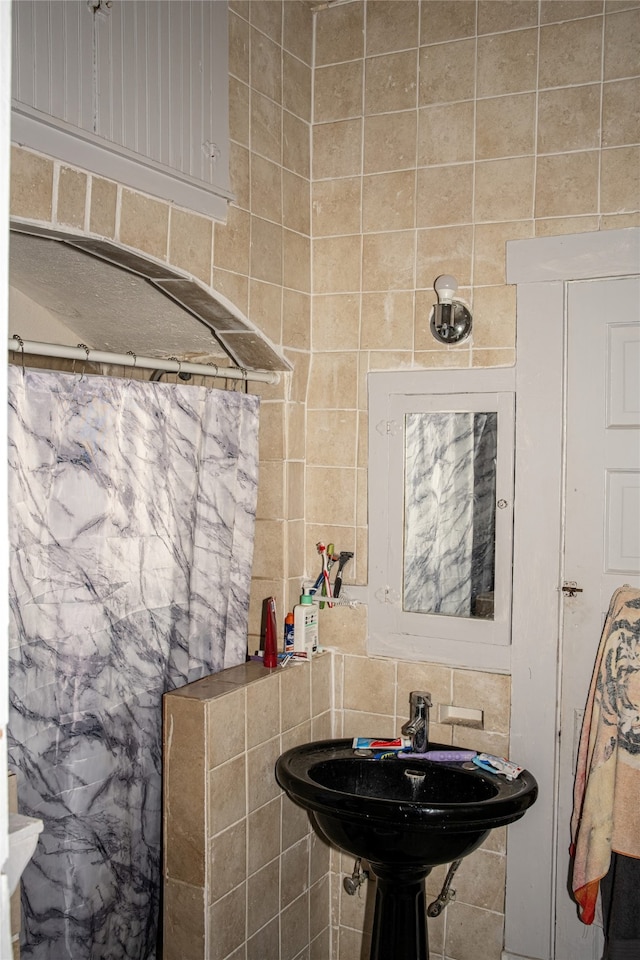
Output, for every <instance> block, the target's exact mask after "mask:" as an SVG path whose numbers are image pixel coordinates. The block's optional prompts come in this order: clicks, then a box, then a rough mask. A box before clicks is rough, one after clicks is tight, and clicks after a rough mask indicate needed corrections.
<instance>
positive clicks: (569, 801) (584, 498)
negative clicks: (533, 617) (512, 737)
mask: <svg viewBox="0 0 640 960" xmlns="http://www.w3.org/2000/svg"><path fill="white" fill-rule="evenodd" d="M567 291H568V300H567V393H566V397H567V401H566V402H567V407H566V499H565V524H566V526H565V548H564V564H563V579H564V582H565V583H567V582H569V583H570V582H575V584H576V585H577V587H578V591H579V592H578V591H577V592H576V594H575V596H574V597H571V596H569V595H568V594H566V593H565V595H564V600H563V629H562V644H561V645H562V651H561V711H560V724H561V737H560V747H559V769H558V785H559V787H558V789H559V796H558V849H557V865H558V872H557V889H556V910H557V914H556V938H555V960H599V958H600V957H601V955H602V940H603V937H602V930H601V928H600V927H597V926H595V925H593V926H590V927H587V926H585V925H584V924H583V923H581V922H580V921H579V920H578V916H577V912H576V907H575V905H574V903H573V901H572V900H571V898H570V896H569V894H568V892H567V884H568V871H569V855H568V847H569V841H570V836H569V823H570V819H571V811H572V808H573V777H574V772H575V762H576V753H577V743H578V738H579V733H580V726H581V722H582V716H583V710H584V705H585V701H586V697H587V693H588V690H589V684H590V681H591V674H592V671H593V666H594V660H595V656H596V652H597V649H598V644H599V640H600V634H601V629H602V625H603V622H604V618H605V615H606V612H607V609H608V606H609V601H610V599H611V595H612V594H613V592H614V590H615V589H616V588H617V587H619V586H622V584H625V583H628V584H631V585H634V586H640V279H639V278H638V277H633V278H621V279H615V280H614V279H612V280H583V281H579V282H574V283H570V284H568V286H567Z"/></svg>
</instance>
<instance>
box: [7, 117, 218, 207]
mask: <svg viewBox="0 0 640 960" xmlns="http://www.w3.org/2000/svg"><path fill="white" fill-rule="evenodd" d="M11 139H12V140H13V141H14V142H15V143H18V144H19V145H20V146H25V147H28V148H29V149H30V150H35V151H37V152H38V153H42V154H45V155H47V156H50V157H55V158H56V159H57V160H62V161H63V162H64V163H68V164H70V165H71V166H73V167H81V168H82V169H83V170H89V171H90V172H91V173H95V174H98V175H99V176H101V177H105V178H107V179H108V180H115V181H117V182H118V183H123V184H124V185H125V186H127V187H131V188H132V189H134V190H139V191H140V192H141V193H146V194H149V195H151V196H154V197H159V198H161V199H163V200H168V201H170V202H172V203H175V204H177V205H178V206H179V207H185V208H186V209H187V210H196V211H197V212H198V213H200V214H203V215H204V216H207V217H212V218H213V219H214V220H219V221H221V222H222V223H225V222H226V220H227V204H228V201H229V200H230V199H233V195H232V194H231V193H228V192H226V191H224V190H222V189H221V188H218V187H214V186H212V185H210V184H204V183H202V184H201V183H199V182H198V181H197V180H194V179H191V178H189V177H187V176H185V175H184V174H181V173H179V172H177V171H173V170H169V169H167V170H165V169H163V168H162V167H161V166H160V164H156V163H154V161H153V160H149V159H147V158H144V157H141V156H139V155H138V154H134V153H132V152H131V151H128V150H126V148H125V147H120V146H118V145H116V144H109V143H108V142H107V141H106V140H103V139H102V138H101V137H97V136H95V135H93V134H91V133H87V132H86V131H83V130H78V129H76V128H75V127H72V126H70V125H69V124H65V123H64V122H63V121H62V120H53V119H52V118H50V117H47V116H46V115H45V114H41V113H39V111H37V110H32V109H31V108H29V107H26V106H25V105H24V104H19V103H18V102H17V101H14V103H13V109H12V124H11Z"/></svg>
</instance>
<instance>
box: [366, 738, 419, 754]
mask: <svg viewBox="0 0 640 960" xmlns="http://www.w3.org/2000/svg"><path fill="white" fill-rule="evenodd" d="M410 744H411V740H410V739H409V737H395V738H394V739H392V740H378V739H376V738H375V737H354V738H353V743H352V747H353V749H354V750H384V751H385V752H390V751H396V750H406V749H407V747H408V746H410Z"/></svg>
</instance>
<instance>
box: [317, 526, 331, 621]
mask: <svg viewBox="0 0 640 960" xmlns="http://www.w3.org/2000/svg"><path fill="white" fill-rule="evenodd" d="M316 547H317V548H318V553H319V554H320V556H321V557H322V579H323V581H324V583H323V587H322V592H323V596H327V597H330V596H331V582H330V581H329V570H328V568H327V548H326V546H325V545H324V543H322V541H321V540H319V541H318V543H316ZM327 606H329V607H332V606H333V604H332V603H329V604H327ZM320 609H321V610H324V603H322V602H321V603H320Z"/></svg>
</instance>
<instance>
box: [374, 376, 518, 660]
mask: <svg viewBox="0 0 640 960" xmlns="http://www.w3.org/2000/svg"><path fill="white" fill-rule="evenodd" d="M514 419H515V391H514V370H513V368H500V369H492V370H489V369H487V370H452V371H442V370H438V371H403V372H398V373H395V372H394V373H389V372H381V373H371V374H369V471H368V473H369V587H368V593H369V596H368V602H369V652H370V653H372V654H377V655H381V656H390V657H394V658H399V659H407V660H430V661H434V662H440V663H446V664H449V665H453V666H459V667H468V668H475V669H483V670H494V671H504V672H506V671H508V669H509V662H510V655H509V645H510V642H511V572H512V541H513V485H514V473H513V464H514V430H515V424H514Z"/></svg>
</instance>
